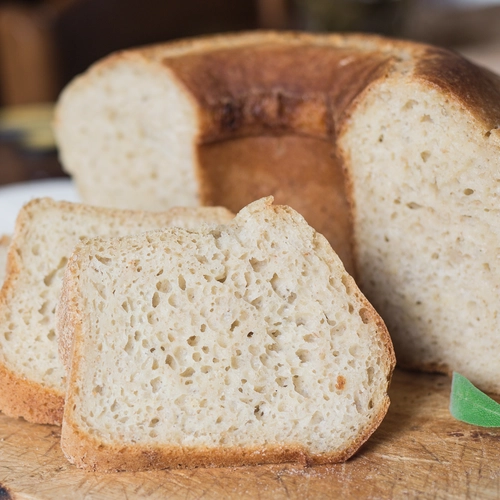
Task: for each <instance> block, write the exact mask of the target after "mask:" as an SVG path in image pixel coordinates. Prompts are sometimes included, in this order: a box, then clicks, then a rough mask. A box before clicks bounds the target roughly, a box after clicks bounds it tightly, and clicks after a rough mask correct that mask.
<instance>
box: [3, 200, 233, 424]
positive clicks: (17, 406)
mask: <svg viewBox="0 0 500 500" xmlns="http://www.w3.org/2000/svg"><path fill="white" fill-rule="evenodd" d="M231 217H232V214H231V213H230V212H228V211H227V210H225V209H222V208H211V209H208V210H207V209H172V210H170V211H167V212H164V213H151V212H133V211H129V210H113V209H103V208H98V207H91V206H86V205H80V204H73V203H67V202H55V201H53V200H50V199H40V200H35V201H32V202H30V203H29V204H28V205H26V206H25V207H24V208H23V209H22V210H21V211H20V213H19V216H18V219H17V224H16V231H15V234H14V236H13V239H12V245H11V247H10V251H9V256H8V259H9V262H8V263H9V267H8V274H7V276H6V280H5V284H4V286H3V289H2V291H1V296H0V387H1V388H2V389H1V390H0V410H1V411H2V412H4V413H6V414H7V415H10V416H14V417H18V416H22V417H24V418H25V419H26V420H29V421H30V422H36V423H51V424H60V423H61V419H62V410H63V405H64V391H65V384H64V375H65V373H64V369H63V366H62V363H61V362H60V360H59V357H58V353H57V349H58V348H57V335H56V331H55V327H56V326H55V323H56V322H55V311H56V308H57V303H58V300H59V296H60V292H61V286H62V276H63V273H64V269H65V267H66V262H67V260H68V258H69V256H70V255H71V252H72V251H73V248H74V247H75V246H76V245H77V244H78V243H80V242H81V241H82V240H84V239H85V238H89V237H93V236H99V235H109V236H123V235H128V234H135V233H137V232H141V231H146V230H151V229H159V228H162V227H166V226H173V225H176V226H177V225H178V226H182V227H186V228H189V229H193V228H196V227H198V226H200V225H201V224H202V223H205V222H212V223H221V222H225V221H228V220H230V219H231Z"/></svg>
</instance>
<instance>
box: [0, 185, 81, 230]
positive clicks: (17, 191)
mask: <svg viewBox="0 0 500 500" xmlns="http://www.w3.org/2000/svg"><path fill="white" fill-rule="evenodd" d="M45 196H48V197H50V198H53V199H54V200H66V201H80V199H79V197H78V194H77V192H76V189H75V186H74V184H73V182H72V181H71V179H65V178H61V179H43V180H39V181H31V182H22V183H19V184H8V185H7V186H2V187H0V236H1V235H2V234H12V232H13V231H14V225H15V222H16V217H17V213H18V212H19V210H20V208H21V207H22V206H23V205H24V204H25V203H27V202H28V201H30V200H32V199H33V198H42V197H45Z"/></svg>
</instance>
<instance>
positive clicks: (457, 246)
mask: <svg viewBox="0 0 500 500" xmlns="http://www.w3.org/2000/svg"><path fill="white" fill-rule="evenodd" d="M499 124H500V79H499V77H498V76H496V75H494V74H492V73H490V72H488V71H486V70H484V69H482V68H479V67H477V66H474V65H473V64H471V63H470V62H468V61H467V60H465V59H463V58H462V57H460V56H459V55H457V54H455V53H453V52H450V51H448V50H444V49H441V48H436V47H431V46H428V45H422V44H416V43H410V42H402V41H395V40H387V39H384V38H379V37H374V36H359V35H309V34H290V33H258V32H256V33H250V34H240V35H230V36H219V37H211V38H201V39H196V40H188V41H184V42H178V43H171V44H164V45H158V46H154V47H150V48H144V49H139V50H132V51H128V52H122V53H119V54H116V55H113V56H111V57H109V58H107V59H105V60H104V61H102V62H100V63H98V64H96V65H95V66H94V67H93V68H91V69H90V70H89V71H88V72H87V73H86V74H85V75H83V76H82V77H80V78H78V79H77V80H76V81H74V82H73V83H72V84H71V85H70V86H69V87H68V88H67V90H66V91H65V92H64V93H63V95H62V97H61V100H60V103H59V106H58V112H57V121H56V133H57V138H58V141H59V146H60V150H61V158H62V161H63V164H64V166H65V168H66V169H67V170H68V171H69V172H70V173H71V174H72V175H73V176H74V178H75V180H76V182H77V185H78V188H79V190H80V192H81V194H82V196H83V197H84V199H87V200H89V201H92V202H94V203H109V204H114V205H117V206H123V205H124V204H126V203H129V200H131V199H132V198H133V199H134V200H135V202H136V203H137V204H138V205H139V206H144V207H147V208H157V207H162V206H165V204H166V203H168V202H169V200H172V201H174V202H175V203H182V204H196V203H202V204H220V205H223V206H227V207H229V208H230V209H232V210H233V211H236V210H238V209H239V208H240V207H241V206H242V205H243V204H246V203H248V202H249V201H251V200H254V199H257V198H259V197H261V196H264V195H267V194H274V195H275V196H276V200H277V202H280V203H287V204H289V205H291V206H292V207H293V208H295V209H297V210H298V211H299V212H300V213H302V214H303V215H304V216H305V218H306V220H307V221H308V222H309V223H310V224H311V225H312V226H313V227H315V228H316V229H317V230H319V231H320V232H322V233H323V234H325V235H326V236H327V238H328V239H329V241H330V242H331V243H332V245H333V247H334V248H335V249H337V250H338V253H339V255H340V256H341V258H342V259H343V260H344V262H345V264H346V266H347V267H348V268H349V269H352V264H351V258H353V259H354V261H355V262H354V264H355V266H354V267H355V271H356V272H355V275H356V276H357V278H358V279H359V284H360V286H361V289H362V290H363V291H364V293H365V294H366V295H367V297H368V299H369V300H370V301H371V302H372V303H373V304H374V305H375V307H376V309H377V310H378V311H379V312H380V313H381V315H382V317H383V318H384V320H385V321H386V323H387V325H388V327H389V331H390V332H391V335H392V337H393V340H394V343H395V348H396V353H397V354H398V361H399V362H400V363H401V364H402V365H404V366H408V367H412V368H422V369H426V370H431V371H435V370H437V371H444V372H447V371H451V370H457V371H459V372H461V373H463V374H464V375H465V376H467V377H468V378H469V379H471V380H472V381H473V382H474V383H475V384H476V385H478V386H480V387H481V388H482V389H485V390H489V391H495V392H500V364H499V363H497V362H496V358H495V359H493V358H492V357H491V356H492V353H494V352H496V346H497V333H496V331H497V326H498V324H497V319H496V318H497V316H498V304H499V303H500V268H499V266H498V265H497V264H496V259H497V253H498V248H500V225H499V224H498V206H497V205H498V186H499V184H498V183H499V176H498V166H499V158H500V129H499ZM342 168H343V169H344V171H345V173H346V177H345V179H344V181H345V186H346V191H345V196H347V199H348V200H349V208H348V206H347V204H346V202H345V196H344V195H343V185H344V184H343V182H342V173H341V169H342ZM111 180H112V181H111Z"/></svg>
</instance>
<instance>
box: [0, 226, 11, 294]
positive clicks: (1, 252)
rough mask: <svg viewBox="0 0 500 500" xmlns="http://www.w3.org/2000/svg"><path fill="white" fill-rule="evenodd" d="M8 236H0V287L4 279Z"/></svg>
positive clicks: (8, 242)
mask: <svg viewBox="0 0 500 500" xmlns="http://www.w3.org/2000/svg"><path fill="white" fill-rule="evenodd" d="M9 244H10V237H9V236H7V235H3V236H0V287H1V286H2V284H3V280H4V279H5V270H6V267H7V252H8V250H9Z"/></svg>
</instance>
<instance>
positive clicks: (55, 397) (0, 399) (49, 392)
mask: <svg viewBox="0 0 500 500" xmlns="http://www.w3.org/2000/svg"><path fill="white" fill-rule="evenodd" d="M0 387H1V388H2V390H1V391H0V408H1V409H2V412H3V413H5V414H6V415H8V416H9V417H23V418H24V419H26V420H27V421H28V422H33V423H36V424H52V425H61V423H62V417H63V407H64V395H63V394H60V393H59V392H58V391H56V390H55V389H50V388H48V387H44V386H42V385H40V384H37V383H35V382H32V381H31V380H27V379H25V378H22V377H20V376H18V375H16V374H15V373H12V372H11V371H10V370H9V369H8V368H6V367H5V366H4V365H3V364H2V363H0Z"/></svg>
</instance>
